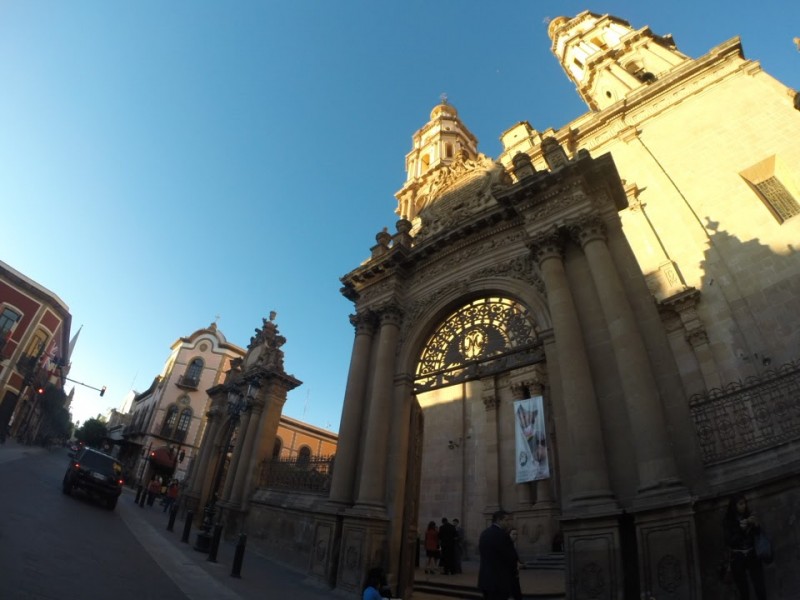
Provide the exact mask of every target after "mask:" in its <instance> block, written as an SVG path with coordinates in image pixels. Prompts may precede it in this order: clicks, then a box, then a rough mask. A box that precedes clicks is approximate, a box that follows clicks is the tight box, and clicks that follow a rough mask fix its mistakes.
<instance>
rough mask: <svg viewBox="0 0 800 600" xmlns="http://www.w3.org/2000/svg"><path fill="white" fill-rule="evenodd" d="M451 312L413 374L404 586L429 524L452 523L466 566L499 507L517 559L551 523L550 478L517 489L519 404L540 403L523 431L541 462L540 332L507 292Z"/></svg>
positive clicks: (535, 547) (543, 540)
mask: <svg viewBox="0 0 800 600" xmlns="http://www.w3.org/2000/svg"><path fill="white" fill-rule="evenodd" d="M454 306H456V308H455V309H453V310H451V311H450V312H449V313H445V316H444V317H443V318H440V319H439V320H438V324H437V325H435V326H434V327H432V329H433V333H432V334H430V335H429V336H428V337H427V339H425V342H424V344H423V346H422V350H421V351H420V352H419V355H418V356H419V358H418V362H417V364H416V369H415V379H414V396H415V403H414V407H413V409H412V417H411V425H410V436H411V441H410V448H412V449H413V452H412V453H411V455H410V456H409V461H408V475H407V481H408V486H409V489H408V492H407V497H406V502H405V506H406V507H408V510H407V511H406V513H405V515H404V525H405V527H406V535H405V540H406V541H407V550H406V552H405V553H404V558H403V561H402V562H403V568H402V571H403V573H402V576H401V579H403V580H404V582H405V583H406V585H411V583H412V581H413V572H414V568H413V567H414V559H415V556H414V552H412V549H413V550H414V551H416V548H414V547H413V544H416V543H417V538H418V537H420V536H422V535H424V529H425V524H426V523H428V522H429V521H435V522H436V523H437V525H438V524H439V522H440V519H441V518H442V517H445V518H448V519H449V520H450V521H452V520H453V519H459V521H460V525H461V527H462V528H463V533H464V552H463V554H462V560H464V561H472V560H477V539H478V536H479V534H480V531H481V530H482V529H483V528H484V527H485V526H486V523H487V519H488V516H489V515H490V514H491V512H493V511H494V510H497V509H498V508H500V507H502V508H504V509H505V510H509V511H513V512H514V513H515V515H516V518H517V527H518V528H519V530H520V531H521V533H522V535H521V536H520V541H519V546H520V552H521V555H523V557H524V556H526V555H527V556H528V557H531V558H532V557H533V554H541V553H545V552H549V549H550V546H551V544H552V537H553V535H554V534H555V529H556V527H557V522H556V518H557V514H558V511H557V509H556V505H555V502H554V486H552V485H551V482H550V481H549V477H548V478H547V479H540V481H538V482H537V481H527V480H526V481H523V482H522V483H517V480H518V473H517V470H518V469H517V468H516V467H517V464H518V463H519V461H518V460H517V459H518V458H519V447H518V443H517V439H518V435H517V434H516V430H517V428H518V427H521V426H522V423H520V419H519V418H518V417H517V414H516V408H518V407H519V406H518V405H519V403H520V401H522V400H525V399H528V398H531V397H539V402H540V403H541V404H542V405H541V406H540V407H539V409H538V411H534V414H535V415H536V417H535V419H534V420H533V421H532V422H531V423H529V426H530V427H531V430H532V429H533V427H536V429H537V431H538V434H537V440H538V441H539V443H541V444H542V446H541V449H542V450H541V451H542V454H541V458H542V459H543V460H544V462H545V463H547V461H548V456H547V454H546V453H545V448H546V444H547V443H548V441H549V439H550V433H549V430H550V429H551V424H550V426H549V425H548V423H547V412H548V411H544V410H543V404H544V403H543V402H542V400H541V397H542V395H544V396H547V391H546V387H547V386H546V368H545V364H544V350H543V344H542V340H541V338H540V335H539V330H540V326H538V325H537V322H536V319H535V317H534V315H533V314H532V312H531V311H529V310H528V309H527V308H526V306H525V305H524V304H522V303H521V302H519V301H517V300H514V299H512V298H510V297H508V294H498V293H492V294H483V295H480V296H477V297H474V298H473V299H471V300H466V301H462V302H461V304H460V305H459V304H457V303H456V304H454ZM434 322H436V321H434ZM548 400H549V398H548ZM515 403H516V404H517V406H515ZM519 408H521V407H519ZM537 419H538V422H536V420H537ZM524 456H526V457H527V456H528V454H527V453H526V454H524ZM553 457H554V455H553V453H550V456H549V462H550V463H553ZM523 460H527V459H523ZM553 471H554V469H551V470H550V471H549V473H548V475H553ZM521 478H522V479H523V480H525V479H527V478H526V477H525V475H524V474H523V475H522V476H521ZM423 554H424V552H423Z"/></svg>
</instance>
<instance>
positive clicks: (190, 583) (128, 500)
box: [117, 488, 343, 600]
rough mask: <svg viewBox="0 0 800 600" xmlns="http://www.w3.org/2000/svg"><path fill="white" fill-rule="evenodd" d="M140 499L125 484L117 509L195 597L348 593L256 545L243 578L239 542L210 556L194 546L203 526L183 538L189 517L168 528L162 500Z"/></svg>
mask: <svg viewBox="0 0 800 600" xmlns="http://www.w3.org/2000/svg"><path fill="white" fill-rule="evenodd" d="M135 499H136V493H135V492H134V491H132V490H130V489H128V488H125V490H124V491H123V493H122V496H121V497H120V499H119V503H118V504H117V511H119V514H120V516H121V517H122V519H123V520H124V521H125V523H126V525H127V526H128V528H129V529H130V530H131V532H133V534H134V536H136V538H137V539H138V540H139V542H140V543H141V544H142V546H144V547H145V548H146V549H147V552H148V553H149V554H150V556H151V557H152V558H153V560H155V561H156V562H157V563H158V564H159V565H160V566H161V568H162V569H163V570H164V572H165V573H166V574H167V575H168V576H169V577H170V578H171V579H172V580H173V581H174V582H175V584H176V585H177V586H178V587H179V588H180V589H181V591H182V592H183V593H184V594H186V596H187V598H189V600H263V599H264V598H265V597H270V598H291V599H292V600H322V599H325V598H333V597H336V598H342V597H343V596H341V595H340V594H334V593H333V592H332V591H330V590H329V589H327V588H321V587H317V586H316V585H313V584H312V583H310V582H309V581H307V575H306V574H305V573H298V572H296V571H294V570H292V569H289V568H287V567H284V566H282V565H280V564H278V563H276V562H275V561H272V560H269V559H267V558H266V557H263V556H260V555H259V554H258V552H257V551H256V550H255V548H254V547H252V546H250V545H248V546H247V548H246V550H245V553H244V560H243V561H242V569H241V578H239V579H237V578H235V577H231V575H230V573H231V568H232V565H233V559H234V554H235V551H236V545H235V543H233V542H226V541H224V540H223V541H222V542H221V543H220V547H219V552H218V555H217V562H216V563H212V562H208V560H207V558H208V555H207V554H205V553H202V552H197V551H196V550H195V549H194V548H193V545H194V541H195V538H196V537H197V532H198V530H197V528H192V531H191V534H190V536H189V543H183V542H181V541H180V540H181V537H182V535H183V527H184V522H183V520H180V519H177V520H176V521H175V526H174V531H172V532H170V531H167V523H168V521H169V515H168V513H165V512H162V511H163V507H161V506H158V504H156V505H154V506H146V505H145V506H144V507H139V506H138V505H137V504H135V503H134V500H135Z"/></svg>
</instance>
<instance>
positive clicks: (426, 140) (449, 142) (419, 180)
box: [395, 94, 478, 221]
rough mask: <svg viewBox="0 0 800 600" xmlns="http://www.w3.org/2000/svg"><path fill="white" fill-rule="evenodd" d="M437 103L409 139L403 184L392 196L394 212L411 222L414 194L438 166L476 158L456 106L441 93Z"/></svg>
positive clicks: (472, 141)
mask: <svg viewBox="0 0 800 600" xmlns="http://www.w3.org/2000/svg"><path fill="white" fill-rule="evenodd" d="M441 100H442V102H441V104H437V105H436V106H434V107H433V110H432V111H431V116H430V120H429V121H428V122H427V123H426V124H425V125H424V126H423V127H422V128H421V129H419V130H418V131H417V132H416V133H415V134H414V135H413V137H412V143H413V147H412V149H411V152H409V153H408V154H407V155H406V182H405V184H404V185H403V189H401V190H400V191H399V192H397V194H395V196H396V197H397V200H398V202H399V206H398V208H397V210H396V212H397V214H398V215H399V216H400V218H402V219H408V220H409V221H413V219H414V217H416V216H417V213H418V212H419V210H420V208H421V207H420V206H418V204H419V203H418V202H417V201H416V199H417V197H418V195H419V194H418V192H419V191H420V190H422V189H424V188H425V186H426V185H429V184H430V182H431V181H432V179H433V178H435V176H436V173H437V172H438V171H440V170H441V168H442V167H445V166H449V165H451V164H453V163H454V162H456V161H457V160H463V159H465V158H467V159H474V158H475V157H477V155H478V139H477V138H476V137H475V136H474V135H473V134H472V132H471V131H470V130H469V129H467V128H466V126H465V125H464V124H463V123H462V122H461V119H460V118H459V116H458V111H457V110H456V107H455V106H453V105H452V104H449V103H448V102H447V96H446V95H444V94H442V98H441Z"/></svg>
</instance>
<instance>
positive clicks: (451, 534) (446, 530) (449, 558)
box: [439, 517, 458, 575]
mask: <svg viewBox="0 0 800 600" xmlns="http://www.w3.org/2000/svg"><path fill="white" fill-rule="evenodd" d="M457 537H458V534H457V533H456V528H455V527H454V526H453V524H452V523H450V522H449V521H448V520H447V517H442V524H441V525H440V526H439V547H440V548H441V549H442V572H443V573H444V574H445V575H451V574H453V573H455V557H456V538H457Z"/></svg>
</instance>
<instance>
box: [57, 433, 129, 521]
mask: <svg viewBox="0 0 800 600" xmlns="http://www.w3.org/2000/svg"><path fill="white" fill-rule="evenodd" d="M70 456H71V459H70V464H69V467H68V468H67V472H66V474H65V475H64V482H63V483H62V485H61V489H62V491H63V492H64V493H65V494H70V493H72V490H74V489H76V488H77V489H80V490H83V491H84V492H87V493H89V494H91V495H93V496H99V497H101V498H102V499H103V500H105V503H106V506H107V507H108V508H109V510H114V507H115V506H116V505H117V498H119V495H120V494H121V493H122V484H123V483H124V482H123V481H122V465H121V464H119V462H118V461H117V459H115V458H114V457H113V456H109V455H108V454H103V453H102V452H99V451H97V450H94V449H92V448H82V449H81V450H79V451H78V452H76V453H75V454H74V455H72V454H70Z"/></svg>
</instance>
